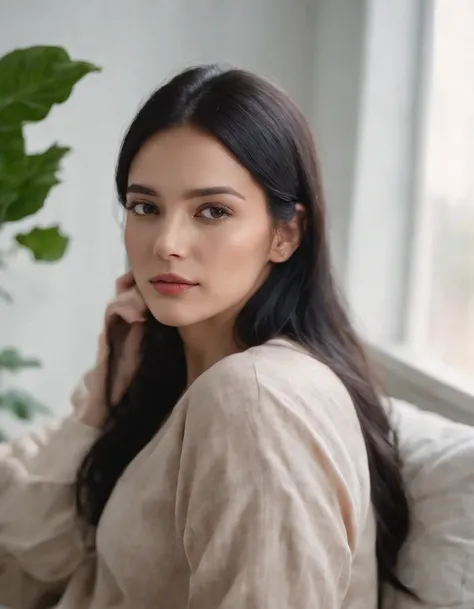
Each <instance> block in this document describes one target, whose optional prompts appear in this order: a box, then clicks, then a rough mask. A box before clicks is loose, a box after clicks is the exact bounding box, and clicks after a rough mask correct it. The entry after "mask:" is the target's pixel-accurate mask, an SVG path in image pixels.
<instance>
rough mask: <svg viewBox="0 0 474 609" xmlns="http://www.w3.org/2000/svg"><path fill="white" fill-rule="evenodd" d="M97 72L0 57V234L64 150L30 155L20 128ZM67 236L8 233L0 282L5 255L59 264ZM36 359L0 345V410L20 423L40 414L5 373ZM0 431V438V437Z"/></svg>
mask: <svg viewBox="0 0 474 609" xmlns="http://www.w3.org/2000/svg"><path fill="white" fill-rule="evenodd" d="M98 70H99V68H98V67H97V66H95V65H93V64H91V63H87V62H85V61H74V60H71V59H70V57H69V55H68V53H67V52H66V51H65V50H64V49H63V48H61V47H56V46H34V47H29V48H24V49H17V50H14V51H12V52H10V53H7V54H6V55H4V56H3V57H1V58H0V233H1V231H2V229H3V228H4V227H5V226H6V225H7V224H9V223H15V222H18V221H19V220H22V219H23V218H27V217H31V216H34V215H35V214H36V213H37V212H38V211H39V210H40V209H42V207H43V206H44V204H45V201H46V199H47V197H48V194H49V192H50V191H51V189H52V188H53V187H54V186H55V185H56V184H58V183H59V179H58V173H59V169H60V166H61V161H62V159H63V158H64V156H65V155H66V154H67V153H68V152H69V148H67V147H65V146H60V145H58V144H56V143H54V144H52V145H51V146H50V147H49V148H48V149H47V150H44V151H43V152H40V153H34V154H30V153H28V152H27V149H26V145H25V138H24V126H25V125H26V124H27V123H32V122H38V121H41V120H43V119H44V118H46V116H47V115H48V114H49V112H50V110H51V108H52V107H53V106H54V105H56V104H62V103H64V102H65V101H66V100H67V99H68V98H69V96H70V95H71V93H72V90H73V88H74V85H75V84H76V83H77V82H78V81H79V80H81V79H82V78H83V77H84V76H86V75H87V74H89V73H90V72H96V71H98ZM67 246H68V237H67V236H66V235H64V234H63V233H62V231H61V229H60V227H59V226H58V225H52V226H41V227H40V226H32V227H31V228H30V229H29V230H27V231H26V232H17V233H16V234H14V236H13V238H12V240H11V243H7V245H6V246H5V244H4V243H2V245H1V246H0V277H1V272H2V269H4V268H5V266H6V265H7V264H8V259H9V256H11V255H12V254H14V252H15V249H17V248H26V249H27V250H29V252H30V253H31V255H32V259H33V261H34V262H42V263H45V262H55V261H57V260H60V259H61V258H62V256H63V255H64V253H65V251H66V248H67ZM3 283H4V282H3V281H2V280H0V298H1V299H2V300H4V301H6V302H8V303H9V304H12V303H13V297H12V295H11V294H10V293H9V291H8V288H7V287H6V286H5V285H3ZM39 365H40V362H39V360H38V359H36V358H32V357H25V356H23V355H22V354H21V353H19V351H18V350H17V349H15V348H14V347H12V346H7V347H5V348H3V349H2V347H1V346H0V410H1V411H7V412H9V413H10V414H12V415H13V416H16V417H18V418H21V419H30V418H31V417H32V416H34V415H35V414H36V413H38V412H46V409H45V408H44V407H43V406H41V404H39V403H38V402H37V400H36V399H34V397H33V396H31V395H29V394H28V393H26V392H24V391H20V390H8V391H5V390H3V389H2V385H1V383H2V381H3V380H4V379H5V375H6V374H11V373H15V372H18V371H20V370H23V369H25V368H31V367H38V366H39ZM4 435H5V434H2V430H1V429H0V436H3V437H4Z"/></svg>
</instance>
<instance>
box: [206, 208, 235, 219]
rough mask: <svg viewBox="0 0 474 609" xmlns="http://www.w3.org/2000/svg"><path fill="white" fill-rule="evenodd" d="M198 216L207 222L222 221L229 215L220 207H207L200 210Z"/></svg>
mask: <svg viewBox="0 0 474 609" xmlns="http://www.w3.org/2000/svg"><path fill="white" fill-rule="evenodd" d="M199 215H200V216H201V217H202V218H206V219H207V220H223V219H224V218H227V217H228V216H229V215H230V214H229V212H228V210H227V209H226V208H225V207H222V206H221V205H209V206H208V207H205V208H204V209H201V211H200V212H199Z"/></svg>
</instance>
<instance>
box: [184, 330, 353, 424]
mask: <svg viewBox="0 0 474 609" xmlns="http://www.w3.org/2000/svg"><path fill="white" fill-rule="evenodd" d="M188 402H189V405H190V406H193V405H194V406H195V407H196V408H198V409H199V410H203V409H206V408H211V409H212V410H211V412H210V415H211V416H215V414H216V409H219V410H220V409H221V408H222V409H224V410H225V413H226V415H227V416H243V415H244V414H245V412H246V410H247V409H248V408H250V409H251V410H252V416H253V417H255V416H261V417H267V416H269V415H270V414H272V415H275V413H276V411H277V410H279V411H282V410H283V411H288V410H291V411H292V412H295V411H299V412H300V414H302V415H303V416H304V417H307V418H308V420H310V421H312V422H313V423H316V424H320V419H321V418H327V417H329V419H330V420H331V421H332V423H331V424H337V423H338V422H341V423H342V422H343V421H344V425H345V429H346V430H349V429H351V428H352V429H356V430H357V431H358V432H359V433H360V428H359V424H358V421H357V417H356V414H355V409H354V405H353V402H352V400H351V398H350V396H349V394H348V392H347V390H346V388H345V387H344V385H343V383H342V382H341V380H340V379H339V378H338V377H337V376H336V374H334V372H333V371H332V370H331V369H330V368H329V367H328V366H327V365H325V364H323V363H322V362H320V361H319V360H318V359H317V358H316V357H314V356H313V355H312V354H311V353H310V352H309V351H308V350H307V349H306V348H305V347H302V346H300V345H298V344H296V343H293V342H292V341H290V340H287V339H284V338H277V339H273V340H270V341H268V342H266V343H264V344H263V345H260V346H258V347H252V348H250V349H247V350H246V351H243V352H240V353H236V354H233V355H230V356H228V357H226V358H224V359H223V360H221V361H219V362H218V363H216V364H215V365H214V366H212V368H210V369H209V370H207V371H206V372H205V373H204V374H203V375H201V377H199V378H198V379H197V380H196V381H195V383H194V384H193V386H192V387H191V388H190V391H189V395H188ZM211 404H212V407H211V406H210V405H211ZM256 404H258V409H256V408H255V405H256ZM206 405H208V406H206ZM233 405H235V408H233ZM351 421H352V423H353V425H351V424H350V423H351Z"/></svg>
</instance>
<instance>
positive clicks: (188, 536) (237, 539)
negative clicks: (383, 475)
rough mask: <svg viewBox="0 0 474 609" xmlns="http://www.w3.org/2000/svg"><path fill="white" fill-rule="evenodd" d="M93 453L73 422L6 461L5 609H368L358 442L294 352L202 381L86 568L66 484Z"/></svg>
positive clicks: (335, 384) (108, 514)
mask: <svg viewBox="0 0 474 609" xmlns="http://www.w3.org/2000/svg"><path fill="white" fill-rule="evenodd" d="M81 399H84V397H82V398H81ZM157 400H159V396H157ZM97 437H98V432H97V431H95V430H94V429H92V428H89V427H87V426H85V425H83V424H81V423H80V422H79V421H78V420H76V418H75V417H74V415H72V416H71V417H69V418H68V419H67V420H65V421H63V422H61V423H60V424H58V425H55V426H53V428H51V429H49V430H47V431H46V433H45V434H44V436H41V435H38V434H37V435H34V434H33V435H32V436H29V437H27V438H22V439H21V440H19V441H18V442H17V443H15V444H14V445H10V446H6V447H4V448H3V449H2V450H3V452H2V453H1V454H0V604H1V605H6V606H7V607H12V608H14V609H37V608H39V607H52V606H55V605H56V604H57V603H58V604H57V606H58V607H60V609H112V608H114V609H158V608H163V609H239V608H242V609H244V608H245V609H288V608H295V609H306V608H307V609H318V608H319V609H340V608H342V609H375V607H376V597H377V577H376V575H377V574H376V560H375V526H374V516H373V512H372V507H371V502H370V480H369V471H368V463H367V454H366V450H365V446H364V441H363V438H362V434H361V429H360V426H359V423H358V420H357V416H356V413H355V409H354V406H353V403H352V401H351V399H350V397H349V395H348V393H347V392H346V390H345V389H344V387H343V385H342V383H341V382H340V381H339V380H338V379H337V378H336V377H335V376H334V374H333V373H332V372H331V371H330V370H329V369H328V368H327V367H325V366H324V365H322V364H321V363H319V362H317V361H316V360H315V359H313V358H312V357H310V356H309V355H308V354H307V353H305V352H304V351H302V350H301V349H300V348H299V347H296V346H293V345H292V344H291V343H289V342H288V341H285V340H274V341H270V342H269V343H266V344H265V345H263V346H261V347H256V348H252V349H249V350H247V351H245V352H243V353H240V354H236V355H232V356H230V357H228V358H225V359H224V360H222V361H220V362H219V363H217V364H215V365H214V366H213V367H212V368H210V369H209V370H207V371H206V372H205V373H204V374H203V375H201V376H200V377H199V378H198V379H197V381H195V382H194V383H193V384H192V386H191V387H190V388H189V389H188V390H187V392H186V393H185V394H184V395H183V397H182V398H181V399H180V401H179V402H178V404H177V405H176V407H175V408H174V410H173V412H172V414H171V416H170V418H169V419H168V420H167V422H166V423H165V424H164V426H163V427H162V428H161V429H160V430H159V432H158V433H157V434H156V436H155V437H154V439H153V440H152V441H151V442H150V443H149V444H148V445H147V446H146V447H145V448H144V449H143V450H142V451H141V452H140V453H139V454H138V455H137V456H136V458H135V459H134V460H133V461H132V463H130V465H129V466H128V467H127V469H126V470H125V472H124V473H123V475H122V477H121V478H120V480H119V481H118V483H117V485H116V487H115V489H114V491H113V493H112V495H111V497H110V499H109V501H108V504H107V506H106V508H105V510H104V513H103V516H102V519H101V521H100V523H99V526H98V529H97V535H96V548H95V551H93V552H91V551H90V550H89V551H87V550H86V544H85V543H84V541H83V540H84V530H83V526H81V523H79V521H78V519H77V518H76V516H75V512H74V478H75V473H76V471H77V468H78V466H79V464H80V463H81V461H82V459H83V458H84V455H85V454H86V452H87V451H88V450H89V448H90V447H91V446H92V444H93V443H94V441H95V440H96V438H97Z"/></svg>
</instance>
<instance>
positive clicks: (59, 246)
mask: <svg viewBox="0 0 474 609" xmlns="http://www.w3.org/2000/svg"><path fill="white" fill-rule="evenodd" d="M15 239H16V241H17V242H18V243H19V244H20V245H21V246H23V247H26V248H27V249H29V250H30V251H31V253H32V254H33V256H34V257H35V260H39V261H44V262H56V260H60V259H61V258H62V257H63V256H64V253H65V251H66V249H67V246H68V243H69V239H68V237H66V236H65V235H63V234H62V233H61V230H60V228H59V226H58V225H55V226H50V227H47V228H38V227H35V228H33V229H32V230H30V232H28V233H20V234H18V235H16V236H15Z"/></svg>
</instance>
